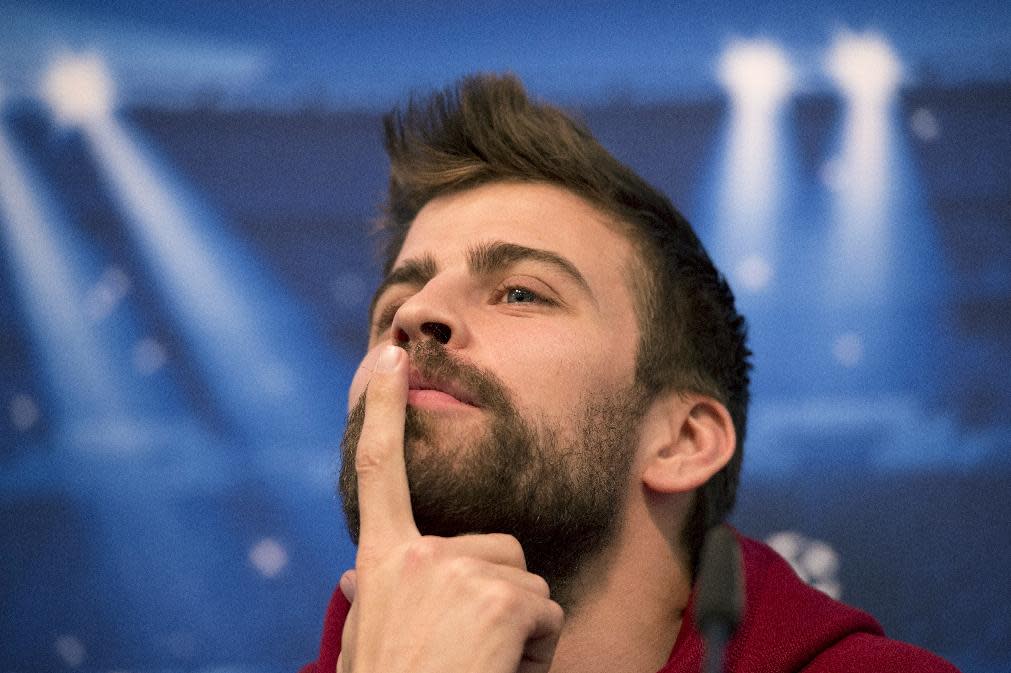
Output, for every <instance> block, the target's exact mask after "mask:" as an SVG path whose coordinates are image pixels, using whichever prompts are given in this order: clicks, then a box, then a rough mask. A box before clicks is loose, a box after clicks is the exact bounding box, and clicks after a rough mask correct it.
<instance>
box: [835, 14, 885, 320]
mask: <svg viewBox="0 0 1011 673" xmlns="http://www.w3.org/2000/svg"><path fill="white" fill-rule="evenodd" d="M824 65H825V69H826V72H827V74H828V75H829V76H830V77H831V78H832V80H833V81H834V82H835V84H836V86H837V87H838V88H839V90H840V92H841V93H842V94H843V96H844V105H845V113H844V116H843V130H842V135H841V138H840V142H839V148H838V150H837V151H838V154H837V156H836V158H835V159H833V160H830V162H829V163H828V165H827V166H826V169H825V170H824V171H823V176H824V178H825V179H826V180H827V181H829V182H827V184H828V186H829V187H831V189H832V191H833V194H832V199H833V206H832V209H833V215H832V219H833V240H832V243H831V250H830V252H829V254H830V258H831V260H832V261H831V263H830V265H829V269H830V273H831V277H830V278H829V283H830V289H831V293H832V294H833V296H834V298H836V299H838V300H841V301H845V302H851V301H857V302H863V301H867V300H873V299H874V298H879V297H881V296H883V295H882V293H883V292H884V291H885V283H886V276H887V272H888V269H887V267H888V264H889V259H890V253H891V244H892V241H891V238H892V236H891V234H892V232H890V230H889V223H888V220H889V213H890V209H891V208H892V206H893V205H894V203H893V202H894V200H895V194H894V191H895V187H896V185H895V178H896V175H895V173H896V171H895V164H894V162H895V157H894V152H895V148H894V143H895V129H896V127H897V126H898V123H897V121H898V120H897V119H896V112H895V101H896V94H897V91H898V86H899V83H900V82H901V79H902V70H903V68H902V64H901V63H900V62H899V59H898V57H897V55H896V54H895V51H894V50H893V49H892V47H891V46H890V45H889V43H888V41H887V40H885V38H884V37H883V36H881V35H878V34H876V33H865V34H855V33H852V32H850V31H843V32H841V33H839V34H838V35H837V36H836V38H835V41H834V42H833V44H832V46H831V48H830V49H829V51H828V53H827V55H826V57H825V62H824Z"/></svg>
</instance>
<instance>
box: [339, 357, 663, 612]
mask: <svg viewBox="0 0 1011 673" xmlns="http://www.w3.org/2000/svg"><path fill="white" fill-rule="evenodd" d="M410 353H411V359H412V361H413V364H414V366H415V367H417V368H418V369H419V370H420V371H421V372H422V374H424V375H425V376H426V377H428V376H434V377H435V378H442V379H448V380H453V381H456V382H458V383H459V384H460V385H462V386H464V387H465V389H466V390H467V391H468V392H469V393H472V394H473V395H474V397H475V399H476V402H477V404H478V405H479V406H480V408H481V413H482V414H487V415H488V417H489V419H488V423H487V427H486V429H485V430H484V431H483V432H478V433H473V434H472V435H470V436H467V437H463V436H453V435H451V434H449V433H451V432H452V427H451V426H445V425H444V426H440V425H437V423H438V418H437V416H436V415H434V414H431V413H428V412H425V411H420V410H418V409H415V408H414V407H410V406H408V407H407V414H406V427H405V432H404V435H405V445H404V459H405V462H406V466H407V476H408V483H409V485H410V490H411V507H412V510H413V513H414V520H415V523H416V524H417V526H418V530H419V531H420V532H421V533H422V534H424V535H437V536H442V537H452V536H455V535H463V534H469V533H506V534H509V535H513V536H515V537H516V539H517V540H519V542H520V544H521V545H522V547H523V551H524V555H525V558H526V563H527V568H528V570H529V571H530V572H532V573H535V574H537V575H540V576H541V577H543V578H544V579H545V580H546V581H547V582H548V586H549V587H550V588H551V595H552V598H553V599H554V600H555V601H557V602H558V603H559V604H561V605H562V607H563V608H565V609H566V610H570V609H571V608H572V607H573V604H574V602H575V601H576V598H577V594H581V591H579V590H578V587H579V585H580V584H581V581H580V580H581V579H582V578H581V577H580V571H581V570H583V569H584V567H586V565H587V564H588V563H589V562H590V561H592V560H596V559H599V558H600V557H601V556H602V555H603V553H604V552H605V551H606V550H607V548H608V546H609V544H610V543H611V542H612V541H613V539H614V537H615V536H616V533H617V530H616V529H617V525H618V522H619V520H620V514H621V513H622V511H623V504H624V498H625V495H626V491H627V484H628V480H629V473H630V469H631V462H632V458H633V455H634V451H635V446H636V440H637V438H638V437H637V431H636V428H637V426H638V421H639V420H640V419H641V416H642V411H641V410H642V409H643V408H645V405H643V404H642V403H641V399H640V398H641V396H640V395H639V394H637V388H635V387H633V388H632V389H631V390H625V391H609V392H607V393H604V394H600V395H594V396H592V397H589V396H588V397H587V398H586V399H584V401H583V403H582V404H581V405H580V407H579V408H578V409H576V410H574V411H573V413H572V415H571V417H570V418H569V419H568V421H569V422H568V423H567V424H566V423H562V424H560V425H563V426H566V428H567V429H568V430H569V432H568V434H565V433H563V432H561V431H560V429H559V428H557V427H551V426H552V423H550V422H549V421H548V420H547V419H544V418H540V419H538V422H537V423H532V422H528V421H527V420H525V419H524V418H523V417H522V416H521V415H520V414H519V413H518V412H517V410H516V408H515V406H514V405H513V404H512V402H511V400H510V399H509V397H508V395H507V393H506V388H505V386H504V385H503V384H502V383H501V382H500V381H499V380H498V379H497V378H496V377H495V376H494V375H492V374H490V373H488V372H484V371H481V370H478V369H477V368H476V367H473V366H472V365H468V364H464V363H461V362H459V361H457V360H456V359H454V358H452V357H451V356H450V355H449V354H448V352H447V351H446V350H445V348H443V347H442V346H441V345H439V344H438V343H437V342H435V341H427V342H423V343H421V344H419V346H416V347H414V348H413V349H411V351H410ZM364 418H365V395H362V396H361V398H360V399H359V400H358V402H357V403H356V404H355V407H354V408H353V409H352V411H351V413H350V414H349V415H348V420H347V426H346V429H345V431H344V438H343V439H342V441H341V449H342V465H341V472H340V480H339V486H340V495H341V499H342V502H343V505H344V513H345V517H346V518H347V524H348V531H349V533H350V535H351V539H352V541H353V542H354V543H355V544H358V538H359V533H360V514H359V510H358V482H357V475H356V474H355V469H354V464H355V451H356V449H357V446H358V439H359V437H360V435H361V430H362V424H363V422H364ZM461 434H464V433H461Z"/></svg>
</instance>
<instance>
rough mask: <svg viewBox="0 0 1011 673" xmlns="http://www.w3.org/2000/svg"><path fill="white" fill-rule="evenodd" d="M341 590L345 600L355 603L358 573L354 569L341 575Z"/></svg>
mask: <svg viewBox="0 0 1011 673" xmlns="http://www.w3.org/2000/svg"><path fill="white" fill-rule="evenodd" d="M340 588H341V593H342V594H344V598H346V599H348V603H354V602H355V593H356V592H357V591H358V573H356V572H355V570H354V568H352V569H351V570H348V571H346V572H345V573H344V574H343V575H341V579H340Z"/></svg>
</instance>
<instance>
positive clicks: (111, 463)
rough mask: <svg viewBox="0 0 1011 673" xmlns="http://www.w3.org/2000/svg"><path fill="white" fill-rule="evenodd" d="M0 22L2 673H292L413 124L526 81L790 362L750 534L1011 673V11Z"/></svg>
mask: <svg viewBox="0 0 1011 673" xmlns="http://www.w3.org/2000/svg"><path fill="white" fill-rule="evenodd" d="M513 5H514V3H505V2H483V3H452V2H436V3H415V2H410V3H393V2H388V3H361V4H358V3H329V2H327V3H324V2H292V3H276V4H275V5H274V6H268V3H248V6H243V4H242V3H216V2H210V3H207V2H197V1H195V0H185V1H179V2H160V3H154V2H127V1H121V2H120V1H107V2H101V3H93V4H90V3H85V2H79V3H51V2H23V3H11V2H0V17H2V18H0V530H2V535H0V564H2V570H3V572H2V577H0V600H2V610H0V671H9V672H14V671H69V670H80V671H137V672H143V671H212V670H213V671H277V670H293V669H294V668H296V667H297V666H298V665H299V664H300V663H303V662H305V661H307V660H309V659H311V658H312V657H313V655H314V652H315V650H316V648H317V643H318V638H319V635H320V627H321V621H322V616H323V612H324V609H325V606H326V601H327V598H328V596H329V594H330V592H331V590H332V589H333V586H334V583H335V581H336V579H337V578H338V576H339V573H340V572H341V570H343V569H344V568H346V567H348V566H349V565H350V564H351V562H352V558H353V548H352V547H351V545H350V543H349V541H348V539H347V536H346V533H345V531H344V528H343V520H342V517H341V514H340V510H339V506H338V504H337V501H336V499H335V497H334V489H333V478H334V471H335V468H336V465H337V454H336V447H337V442H338V437H339V435H340V432H341V428H342V425H343V414H344V406H345V404H346V399H345V394H346V393H345V390H346V386H347V384H348V382H349V380H350V376H351V372H352V371H353V368H354V367H355V365H356V361H357V359H358V358H359V356H360V355H361V353H362V350H363V344H364V340H365V337H364V323H365V315H364V314H365V309H366V307H367V302H368V300H369V297H370V294H371V291H372V288H373V287H374V285H375V282H376V270H375V265H374V263H373V262H374V259H375V255H374V254H373V251H372V242H371V241H370V240H369V237H368V235H367V232H368V230H369V224H370V219H371V218H372V216H373V215H374V213H375V212H376V207H377V205H378V204H379V203H380V202H381V200H382V198H383V193H384V189H385V170H386V164H385V159H384V157H383V154H382V149H381V141H380V136H379V117H380V115H381V114H382V112H383V111H385V110H386V109H387V108H388V107H389V106H390V105H392V103H393V102H394V101H396V100H397V99H400V98H402V97H403V96H404V94H405V93H406V92H407V91H408V90H410V89H412V88H413V89H422V90H423V89H428V88H431V87H433V86H441V85H444V84H446V83H448V82H450V81H452V80H453V79H454V78H456V77H457V76H459V75H461V74H463V73H466V72H470V71H474V70H494V71H502V70H510V71H513V72H515V73H517V74H519V75H520V76H521V77H522V78H523V79H524V80H525V82H526V84H527V85H528V88H529V89H530V90H531V91H532V92H533V93H534V95H536V96H538V97H543V98H547V99H550V100H553V101H556V102H558V103H560V104H562V105H564V106H566V107H567V108H569V109H571V110H572V111H574V112H576V113H577V114H578V115H580V116H581V117H582V118H583V119H584V120H585V121H586V123H587V124H588V125H589V126H590V127H591V129H592V130H593V131H594V132H595V133H596V134H597V135H598V137H599V138H600V139H601V140H602V141H603V142H604V144H605V145H606V146H607V147H609V148H610V149H611V150H612V151H613V152H614V153H615V154H616V155H617V156H618V157H619V158H620V159H622V160H623V161H625V162H627V163H628V164H630V165H631V166H632V167H633V168H635V169H636V170H637V171H639V172H640V173H641V174H643V175H644V176H645V177H647V179H649V180H650V181H652V182H653V183H654V184H655V185H657V186H658V187H660V188H661V189H663V190H664V191H665V192H667V193H668V194H669V195H671V197H672V198H673V199H674V201H675V202H676V203H677V204H679V206H680V207H681V209H682V210H683V211H684V212H685V213H686V214H687V215H688V216H689V218H690V219H691V220H692V221H693V222H694V223H695V225H696V227H697V228H698V230H699V231H700V234H701V236H702V238H703V239H704V241H705V242H706V244H707V245H708V247H709V248H710V250H711V252H712V254H713V256H714V257H715V259H716V260H717V262H718V263H719V264H720V265H722V268H724V269H725V270H726V272H727V274H728V276H729V277H730V279H731V282H732V284H733V286H734V288H735V290H736V292H737V294H738V296H739V302H740V306H741V308H742V310H743V312H744V313H745V314H746V315H747V316H748V318H749V320H750V325H751V338H752V346H753V349H754V350H755V352H756V356H755V362H756V368H755V374H754V407H753V412H752V421H751V429H750V436H749V439H748V445H747V452H746V459H745V474H744V485H743V492H742V494H741V500H740V506H739V508H738V511H737V513H736V515H735V518H734V520H735V522H736V523H737V524H738V525H739V526H740V527H741V528H742V529H743V530H744V531H745V532H748V533H750V534H752V535H755V536H758V537H761V538H763V539H767V540H769V541H771V542H772V543H773V544H774V546H776V547H777V549H779V550H780V551H781V553H783V554H784V555H785V556H786V557H787V558H788V559H790V560H791V561H792V562H793V563H794V565H795V566H796V567H797V569H798V571H799V572H800V573H801V574H802V576H804V577H805V578H806V579H808V580H809V581H811V582H812V583H814V584H815V585H817V586H819V587H820V588H822V589H823V590H824V591H826V592H829V593H831V594H832V595H836V596H841V597H842V599H843V600H845V601H848V602H851V603H853V604H856V605H858V606H860V607H863V608H866V609H868V610H870V611H872V612H873V613H874V614H876V615H877V616H878V617H879V618H880V620H881V621H882V622H883V624H884V625H885V627H886V629H887V631H888V632H889V633H890V634H891V635H893V636H895V637H898V638H902V639H905V640H908V641H911V642H913V643H916V644H918V645H922V646H924V647H927V648H930V649H932V650H935V651H937V652H939V653H941V654H943V655H944V656H946V657H948V658H950V659H951V660H952V661H954V662H955V663H956V664H957V665H959V666H960V667H962V668H963V669H964V670H965V671H980V672H992V673H996V672H997V671H1007V670H1009V669H1011V641H1009V636H1008V634H1009V633H1011V589H1009V586H1011V582H1009V581H1008V578H1007V572H1008V570H1009V567H1008V559H1009V558H1011V513H1009V493H1011V488H1009V487H1011V388H1009V386H1008V372H1009V369H1011V6H1009V5H1007V4H1006V3H1002V2H996V1H994V2H950V1H948V2H939V1H937V0H925V1H924V2H917V3H907V4H902V3H900V4H894V3H882V2H878V1H873V2H872V1H870V0H866V1H865V0H836V1H834V2H824V1H821V0H812V1H811V2H806V3H783V4H782V5H777V4H775V3H761V2H754V1H753V0H746V1H745V0H741V1H731V2H725V3H717V4H713V3H711V2H708V1H707V2H701V1H695V0H691V1H688V2H677V3H665V4H661V3H646V2H623V3H614V2H607V3H593V2H591V3H586V2H568V1H559V2H552V3H531V4H530V5H529V6H526V5H524V6H521V7H515V6H513Z"/></svg>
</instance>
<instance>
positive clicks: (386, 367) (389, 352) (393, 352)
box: [376, 346, 404, 372]
mask: <svg viewBox="0 0 1011 673" xmlns="http://www.w3.org/2000/svg"><path fill="white" fill-rule="evenodd" d="M403 352H404V349H403V348H399V347H397V346H384V347H383V351H382V352H381V353H380V354H379V359H378V360H376V371H377V372H391V371H393V369H394V368H395V367H396V366H397V363H398V362H400V356H401V354H402V353H403Z"/></svg>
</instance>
